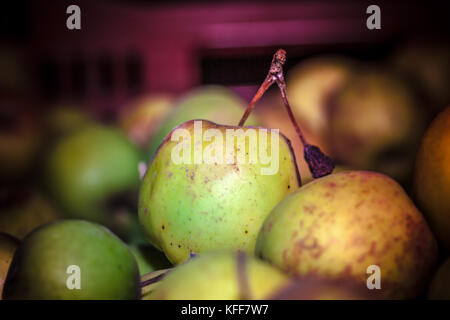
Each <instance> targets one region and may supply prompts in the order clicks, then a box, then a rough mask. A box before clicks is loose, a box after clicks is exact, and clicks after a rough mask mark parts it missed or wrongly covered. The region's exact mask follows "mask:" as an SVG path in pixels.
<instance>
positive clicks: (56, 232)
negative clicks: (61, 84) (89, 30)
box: [0, 50, 450, 300]
mask: <svg viewBox="0 0 450 320" xmlns="http://www.w3.org/2000/svg"><path fill="white" fill-rule="evenodd" d="M285 59H286V56H285V52H284V51H283V50H279V51H277V53H276V54H275V56H274V59H273V60H272V64H271V67H270V70H269V72H268V75H267V77H266V79H265V81H264V82H263V84H262V85H261V87H260V89H259V90H258V92H257V93H256V95H255V98H254V99H253V100H252V102H251V103H250V105H249V106H248V107H247V109H245V102H244V101H242V100H241V99H240V98H238V97H236V96H235V95H234V94H233V93H232V92H231V91H230V90H228V89H226V88H224V87H221V86H205V87H201V88H197V89H195V90H193V91H191V92H189V93H188V94H186V95H184V96H182V97H177V98H174V97H173V96H170V95H158V96H152V97H149V98H142V99H140V100H138V101H135V102H133V104H132V105H130V106H126V107H125V108H124V109H123V112H121V113H120V117H119V120H120V121H119V123H118V124H115V125H106V124H101V123H99V122H98V121H96V120H94V119H93V118H92V117H91V116H89V115H88V114H86V113H84V112H81V111H80V110H79V109H76V108H73V107H69V106H64V107H59V108H55V109H53V111H52V112H48V113H47V114H46V116H45V117H44V119H43V120H44V121H42V119H41V121H40V122H39V123H40V128H41V129H42V128H44V129H45V130H44V129H42V130H41V131H42V132H43V137H39V138H40V139H42V140H45V143H42V142H41V143H42V144H44V145H45V148H43V147H41V149H40V150H41V151H40V152H37V151H34V149H33V152H34V158H31V156H27V158H28V161H29V162H32V163H36V164H35V167H36V168H38V169H37V170H34V171H38V173H37V179H36V181H38V182H37V183H35V184H33V185H30V186H27V187H26V188H23V186H21V187H20V188H18V187H15V188H11V187H9V188H3V187H2V189H1V194H0V197H1V198H0V201H1V202H2V207H1V212H0V295H2V297H3V299H193V300H196V299H244V300H245V299H414V298H431V299H442V298H447V299H450V260H449V259H448V258H447V254H448V250H449V249H450V237H449V234H450V166H449V163H450V107H447V108H444V109H442V108H441V109H442V110H439V111H437V110H436V109H433V110H435V111H434V113H433V114H428V113H427V111H426V110H427V108H423V109H421V106H418V104H419V102H420V101H423V100H421V99H419V98H418V97H417V95H416V91H415V90H414V89H412V87H411V86H410V85H409V82H408V81H406V80H405V79H404V78H403V77H402V76H398V75H397V74H393V73H392V72H391V71H387V70H384V69H382V68H374V67H362V66H360V65H358V63H357V62H355V61H351V60H349V59H343V58H340V57H320V58H313V59H311V60H308V61H305V62H303V63H302V64H300V65H299V66H298V67H296V68H294V69H292V70H291V71H290V72H289V74H288V77H287V89H286V85H285V83H284V75H283V65H284V63H285ZM402 61H403V60H402ZM399 68H404V66H403V65H401V66H399ZM272 84H276V85H277V86H278V87H279V90H280V91H277V90H273V91H270V90H269V87H271V85H272ZM267 90H268V91H267ZM280 93H281V94H280ZM439 98H440V99H445V97H444V98H443V95H440V96H439ZM441 101H442V100H441ZM446 103H449V104H450V101H446ZM447 105H448V104H447ZM431 118H432V119H433V120H432V121H431V122H430V121H428V120H427V119H431ZM24 119H25V117H24ZM195 120H201V121H202V122H201V123H202V127H201V130H202V134H204V133H205V132H206V131H207V130H215V131H210V132H216V135H220V134H223V135H224V136H225V134H226V132H227V130H229V129H236V132H237V133H236V135H237V139H239V137H244V139H245V136H246V133H247V132H248V130H251V129H255V128H269V129H280V132H277V131H273V130H269V131H268V140H269V141H271V140H270V138H271V137H272V136H273V135H276V136H277V137H279V138H280V139H279V142H280V145H279V150H278V151H279V152H278V164H279V170H278V171H277V173H276V174H272V175H263V174H261V168H264V167H266V166H267V164H266V163H262V162H261V161H260V160H259V159H258V161H256V162H253V163H250V162H248V161H240V160H239V159H237V158H236V159H235V161H234V162H232V163H218V162H216V163H195V162H192V163H182V164H178V163H175V162H174V161H173V160H172V159H173V158H172V155H173V152H174V149H176V148H177V147H178V146H177V140H175V137H174V134H175V132H177V129H183V130H184V131H185V132H188V133H192V135H191V138H186V139H192V141H189V142H192V143H190V144H189V145H190V146H191V149H189V150H187V152H189V154H190V153H191V152H192V155H193V154H194V153H195V152H198V150H204V149H205V148H207V147H208V146H209V145H210V144H211V142H210V141H211V140H209V141H205V140H202V141H200V142H197V143H196V141H195V140H194V138H193V137H194V131H195V130H196V124H195V123H196V121H195ZM244 123H246V125H244ZM237 129H240V130H237ZM29 136H30V140H31V137H32V136H33V135H29ZM3 137H4V135H3V133H1V135H0V148H2V145H1V138H3ZM37 138H38V137H37V136H33V139H34V140H36V139H37ZM258 139H261V138H258ZM5 140H6V139H5ZM244 141H245V140H244ZM272 141H273V140H272ZM258 142H259V141H258ZM245 146H246V147H248V143H246V144H245ZM271 147H272V145H271V144H269V145H268V146H267V148H268V149H269V150H270V148H271ZM236 148H237V147H236ZM259 148H261V147H260V144H258V147H257V149H258V150H257V151H260V150H259ZM235 151H237V149H235ZM29 159H32V161H30V160H29ZM247 160H248V159H247ZM5 161H9V162H8V163H9V164H10V166H11V168H12V167H13V164H14V161H11V160H10V159H6V160H5ZM23 166H25V165H23ZM28 170H29V169H28ZM2 171H3V170H2ZM17 171H19V170H17ZM21 171H22V175H24V172H29V171H25V170H24V169H23V170H21ZM6 173H8V172H5V173H4V176H7V174H6ZM9 173H10V174H11V173H12V170H9ZM2 174H3V173H2ZM14 174H15V175H16V176H17V174H16V173H14ZM37 190H41V191H37ZM374 279H375V280H374Z"/></svg>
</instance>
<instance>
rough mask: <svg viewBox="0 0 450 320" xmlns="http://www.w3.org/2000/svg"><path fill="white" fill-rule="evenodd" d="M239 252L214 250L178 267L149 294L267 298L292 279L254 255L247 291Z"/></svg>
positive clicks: (158, 297)
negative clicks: (246, 290) (243, 280)
mask: <svg viewBox="0 0 450 320" xmlns="http://www.w3.org/2000/svg"><path fill="white" fill-rule="evenodd" d="M238 264H239V262H238V255H237V254H236V253H233V252H210V253H207V254H204V255H200V256H198V257H194V258H192V259H191V260H189V261H186V262H185V263H183V264H182V265H180V266H178V267H176V268H175V269H174V270H172V271H170V273H169V274H168V275H167V276H166V277H165V278H164V279H163V280H162V281H161V282H160V283H159V284H158V286H157V287H156V289H155V290H154V291H153V292H152V293H150V295H149V296H147V297H146V299H148V300H239V299H264V298H267V297H268V296H269V295H270V294H272V293H273V292H275V291H276V290H279V289H280V288H281V287H283V286H285V285H286V284H287V283H288V282H289V278H288V277H287V276H286V275H284V274H283V273H282V272H281V271H280V270H278V269H276V268H274V267H272V266H271V265H269V264H268V263H266V262H264V261H261V260H258V259H256V258H254V257H251V256H248V257H246V262H245V265H244V268H243V269H242V270H241V272H242V273H243V274H245V278H246V279H247V284H248V288H249V290H248V292H243V291H244V290H245V289H243V285H244V284H243V283H242V278H240V276H239V272H240V271H239V270H238V268H239V267H238Z"/></svg>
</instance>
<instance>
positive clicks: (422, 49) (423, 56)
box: [391, 41, 450, 114]
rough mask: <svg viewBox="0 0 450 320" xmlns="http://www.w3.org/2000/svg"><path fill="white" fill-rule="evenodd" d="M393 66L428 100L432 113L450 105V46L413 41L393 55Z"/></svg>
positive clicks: (440, 43)
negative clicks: (421, 91)
mask: <svg viewBox="0 0 450 320" xmlns="http://www.w3.org/2000/svg"><path fill="white" fill-rule="evenodd" d="M391 59H392V63H393V65H394V66H395V67H396V68H398V70H400V71H402V72H404V73H405V74H406V75H407V76H409V77H410V78H411V79H412V80H413V81H414V82H415V83H416V84H417V85H418V86H419V87H421V88H422V89H423V93H424V94H425V95H426V97H427V98H428V99H429V101H430V106H429V109H430V111H431V112H434V114H436V112H438V111H439V110H443V109H444V108H445V107H446V106H447V105H449V104H450V90H449V89H448V84H449V83H450V45H449V44H448V43H446V42H437V41H416V42H411V43H408V44H405V45H404V46H403V47H401V48H400V49H399V50H397V52H396V53H395V54H394V55H393V57H392V58H391Z"/></svg>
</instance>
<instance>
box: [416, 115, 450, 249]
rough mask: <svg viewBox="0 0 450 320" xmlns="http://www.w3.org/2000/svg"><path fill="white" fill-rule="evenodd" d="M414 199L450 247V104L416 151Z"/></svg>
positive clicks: (431, 125) (444, 242) (437, 118)
mask: <svg viewBox="0 0 450 320" xmlns="http://www.w3.org/2000/svg"><path fill="white" fill-rule="evenodd" d="M414 193H415V199H416V200H417V202H418V204H419V206H420V207H421V209H422V211H423V213H424V214H425V215H426V217H427V218H428V220H429V222H430V225H431V227H432V229H433V230H434V232H435V233H436V235H437V237H438V238H439V239H440V240H441V241H442V243H443V244H444V245H445V247H446V248H447V249H448V250H450V107H448V108H447V109H445V110H444V111H442V112H441V113H440V114H439V115H438V116H437V117H436V118H435V119H434V120H433V122H432V123H431V124H430V126H429V128H428V129H427V132H426V133H425V136H424V137H423V139H422V143H421V145H420V148H419V151H418V153H417V158H416V164H415V174H414Z"/></svg>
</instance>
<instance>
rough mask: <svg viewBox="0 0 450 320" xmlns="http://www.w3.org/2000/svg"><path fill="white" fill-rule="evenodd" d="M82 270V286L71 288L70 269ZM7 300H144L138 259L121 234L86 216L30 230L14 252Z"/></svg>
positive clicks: (9, 273) (8, 278) (6, 287)
mask: <svg viewBox="0 0 450 320" xmlns="http://www.w3.org/2000/svg"><path fill="white" fill-rule="evenodd" d="M71 265H76V266H78V267H79V268H80V281H81V288H80V289H79V290H77V289H73V290H69V289H68V288H67V284H66V282H67V279H68V277H69V276H70V274H68V273H67V268H68V267H69V266H71ZM3 294H4V297H3V298H4V299H21V300H22V299H33V300H34V299H50V300H79V299H87V300H90V299H101V300H103V299H108V300H116V299H139V297H140V278H139V270H138V266H137V263H136V261H135V259H134V257H133V255H132V253H131V252H130V250H129V249H128V247H127V246H126V244H125V243H123V242H122V241H121V240H120V239H119V238H118V237H116V236H115V235H114V234H113V233H111V232H110V231H109V230H108V229H106V228H105V227H103V226H101V225H98V224H95V223H92V222H87V221H83V220H61V221H57V222H53V223H50V224H48V225H46V226H43V227H41V228H39V229H36V230H35V231H34V232H32V233H31V234H29V235H28V236H27V237H26V238H25V239H24V240H23V242H22V244H21V245H20V246H19V248H18V249H17V251H16V254H15V255H14V258H13V262H12V263H11V267H10V269H9V272H8V276H7V279H6V282H5V287H4V292H3Z"/></svg>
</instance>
